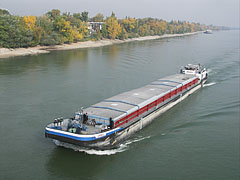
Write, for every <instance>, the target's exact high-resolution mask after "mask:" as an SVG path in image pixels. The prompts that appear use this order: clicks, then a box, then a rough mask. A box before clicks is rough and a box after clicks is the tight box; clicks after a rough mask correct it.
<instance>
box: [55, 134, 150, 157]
mask: <svg viewBox="0 0 240 180" xmlns="http://www.w3.org/2000/svg"><path fill="white" fill-rule="evenodd" d="M150 137H151V136H147V137H138V138H135V139H130V140H127V141H126V142H124V143H122V144H120V145H119V147H118V148H116V149H109V150H96V149H89V148H83V147H80V146H77V145H73V144H69V143H65V142H61V141H58V140H53V142H54V143H55V144H56V145H57V146H61V147H65V148H68V149H73V150H74V151H78V152H84V153H86V154H90V155H98V156H106V155H113V154H116V153H120V152H124V151H126V150H127V149H128V147H129V145H130V144H132V143H135V142H139V141H142V140H144V139H148V138H150Z"/></svg>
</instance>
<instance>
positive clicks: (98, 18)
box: [92, 13, 104, 22]
mask: <svg viewBox="0 0 240 180" xmlns="http://www.w3.org/2000/svg"><path fill="white" fill-rule="evenodd" d="M92 21H93V22H103V21H104V16H103V15H102V14H101V13H98V14H97V15H96V16H94V17H93V18H92Z"/></svg>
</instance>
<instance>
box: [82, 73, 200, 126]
mask: <svg viewBox="0 0 240 180" xmlns="http://www.w3.org/2000/svg"><path fill="white" fill-rule="evenodd" d="M195 77H196V76H195V75H190V74H175V75H171V76H167V77H164V78H160V79H158V80H156V81H154V82H152V83H151V84H148V85H145V86H143V87H141V88H137V89H134V90H131V91H128V92H124V93H121V94H118V95H116V96H113V97H110V98H107V99H105V100H103V101H101V102H99V103H97V104H94V105H92V106H90V107H88V108H86V109H84V113H88V115H89V117H100V118H101V119H106V120H107V121H106V122H107V123H108V122H109V121H108V120H109V118H110V117H111V118H112V119H113V120H114V119H116V118H118V117H120V116H123V115H126V114H129V113H131V112H134V111H135V110H137V109H138V108H141V107H143V106H144V105H145V104H147V103H148V102H149V101H150V100H151V99H152V98H154V97H156V96H161V95H164V94H166V93H167V92H169V91H170V90H173V89H175V88H177V87H179V86H181V85H184V84H186V83H188V82H189V81H191V80H192V79H193V78H195Z"/></svg>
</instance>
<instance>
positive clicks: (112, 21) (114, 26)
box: [106, 16, 121, 39]
mask: <svg viewBox="0 0 240 180" xmlns="http://www.w3.org/2000/svg"><path fill="white" fill-rule="evenodd" d="M106 25H107V32H108V36H109V38H110V39H115V38H116V37H117V36H118V35H119V34H120V33H121V26H120V24H119V23H118V21H117V18H116V17H114V16H111V17H108V18H107V20H106Z"/></svg>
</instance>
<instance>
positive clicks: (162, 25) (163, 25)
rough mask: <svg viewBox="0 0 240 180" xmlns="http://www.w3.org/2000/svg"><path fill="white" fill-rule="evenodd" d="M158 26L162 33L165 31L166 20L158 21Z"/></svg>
mask: <svg viewBox="0 0 240 180" xmlns="http://www.w3.org/2000/svg"><path fill="white" fill-rule="evenodd" d="M159 26H160V31H161V32H162V33H165V32H166V30H167V22H166V21H160V24H159Z"/></svg>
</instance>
